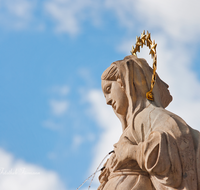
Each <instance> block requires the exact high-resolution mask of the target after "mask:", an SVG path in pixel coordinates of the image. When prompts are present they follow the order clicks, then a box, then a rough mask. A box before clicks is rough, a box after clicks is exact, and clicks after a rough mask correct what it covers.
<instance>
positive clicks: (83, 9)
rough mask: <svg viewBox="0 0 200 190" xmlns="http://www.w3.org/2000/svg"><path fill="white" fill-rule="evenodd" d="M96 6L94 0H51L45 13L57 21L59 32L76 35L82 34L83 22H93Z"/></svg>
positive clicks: (46, 5) (46, 4) (46, 6)
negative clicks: (81, 26) (87, 20)
mask: <svg viewBox="0 0 200 190" xmlns="http://www.w3.org/2000/svg"><path fill="white" fill-rule="evenodd" d="M95 4H96V3H95V2H94V1H92V0H84V1H82V0H73V1H71V0H50V1H47V2H46V3H45V11H46V12H47V13H48V14H49V16H50V17H51V18H52V19H53V20H54V21H55V23H56V31H57V32H66V33H69V34H70V35H74V34H77V33H79V32H80V25H81V22H82V21H85V20H86V19H89V20H93V17H95V15H94V8H95V7H96V6H95Z"/></svg>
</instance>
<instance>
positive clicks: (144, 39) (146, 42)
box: [131, 30, 157, 101]
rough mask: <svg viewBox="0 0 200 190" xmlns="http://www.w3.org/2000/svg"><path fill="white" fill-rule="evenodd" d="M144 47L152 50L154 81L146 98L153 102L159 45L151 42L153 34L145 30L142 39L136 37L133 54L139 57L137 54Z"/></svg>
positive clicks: (152, 80)
mask: <svg viewBox="0 0 200 190" xmlns="http://www.w3.org/2000/svg"><path fill="white" fill-rule="evenodd" d="M143 45H146V46H147V47H149V49H150V53H149V54H150V55H151V57H152V58H153V74H152V79H151V89H150V90H149V91H148V92H147V93H146V98H147V99H148V100H151V101H153V100H154V97H153V92H152V91H153V87H154V85H155V82H156V69H157V54H156V47H157V44H156V43H155V40H153V42H152V41H151V34H150V33H149V32H148V31H147V34H145V30H144V31H143V33H142V34H141V38H140V37H138V36H137V37H136V43H135V48H134V46H132V50H131V54H132V55H135V56H136V57H137V54H136V53H137V52H140V46H141V47H143Z"/></svg>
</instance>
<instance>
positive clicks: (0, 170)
mask: <svg viewBox="0 0 200 190" xmlns="http://www.w3.org/2000/svg"><path fill="white" fill-rule="evenodd" d="M0 189H5V190H13V189H15V190H27V189H28V190H57V189H60V190H66V188H65V187H64V185H63V183H62V182H61V180H60V179H59V176H58V175H57V174H56V173H55V172H53V171H48V170H46V169H44V168H42V167H39V166H37V165H34V164H30V163H26V162H24V161H22V160H18V159H15V158H14V156H13V155H12V154H10V153H8V152H6V151H5V150H3V149H0Z"/></svg>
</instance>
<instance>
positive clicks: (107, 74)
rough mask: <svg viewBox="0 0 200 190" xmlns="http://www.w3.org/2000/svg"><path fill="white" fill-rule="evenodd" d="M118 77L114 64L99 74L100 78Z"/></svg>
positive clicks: (113, 79) (115, 78)
mask: <svg viewBox="0 0 200 190" xmlns="http://www.w3.org/2000/svg"><path fill="white" fill-rule="evenodd" d="M118 78H119V71H118V68H117V66H116V65H115V64H113V65H111V66H110V67H108V68H107V69H106V70H105V71H104V72H103V74H102V75H101V80H112V81H116V80H117V79H118Z"/></svg>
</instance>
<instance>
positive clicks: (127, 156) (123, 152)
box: [114, 138, 137, 165]
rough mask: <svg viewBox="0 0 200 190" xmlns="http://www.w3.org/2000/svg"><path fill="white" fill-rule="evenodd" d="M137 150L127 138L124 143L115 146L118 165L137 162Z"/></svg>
mask: <svg viewBox="0 0 200 190" xmlns="http://www.w3.org/2000/svg"><path fill="white" fill-rule="evenodd" d="M136 150H137V145H133V144H132V143H131V142H130V141H129V139H127V138H125V139H124V140H123V141H120V142H118V143H116V144H114V151H115V154H116V158H117V163H118V164H117V165H121V164H123V163H124V162H126V161H127V160H135V159H136Z"/></svg>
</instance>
